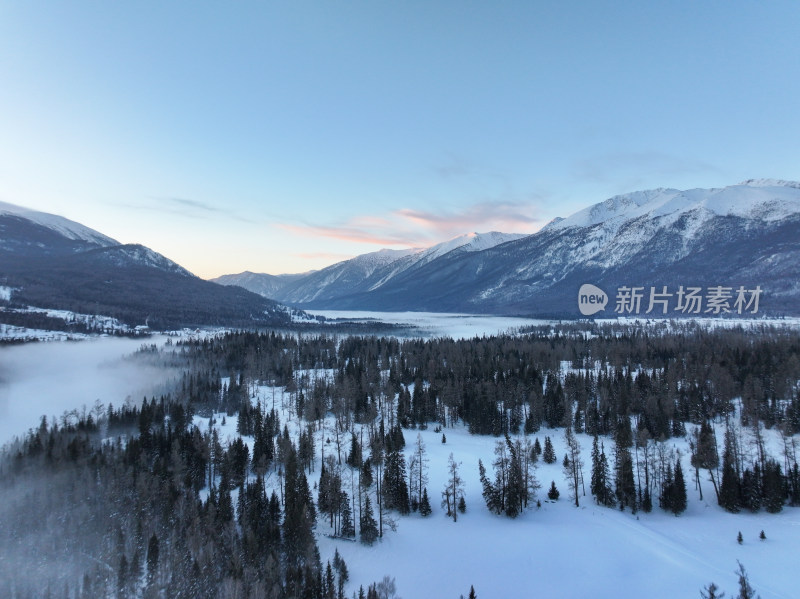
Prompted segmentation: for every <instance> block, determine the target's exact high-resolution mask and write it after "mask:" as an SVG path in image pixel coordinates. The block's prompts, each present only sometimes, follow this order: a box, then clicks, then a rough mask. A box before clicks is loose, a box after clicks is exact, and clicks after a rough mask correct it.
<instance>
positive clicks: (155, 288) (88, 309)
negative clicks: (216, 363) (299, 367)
mask: <svg viewBox="0 0 800 599" xmlns="http://www.w3.org/2000/svg"><path fill="white" fill-rule="evenodd" d="M0 287H1V288H2V289H3V293H2V296H0V322H2V316H3V314H5V313H8V314H11V313H13V314H14V315H15V316H14V317H15V318H16V319H19V318H20V315H21V314H24V313H25V311H26V310H29V309H30V308H31V307H34V308H48V309H58V310H67V311H71V312H75V313H83V314H98V315H103V316H109V317H113V318H116V319H117V320H119V321H120V322H121V323H124V324H125V325H128V326H129V327H131V328H133V327H142V326H145V325H148V326H150V327H151V328H153V329H157V330H165V329H170V328H181V327H186V326H246V327H251V326H259V325H260V326H268V325H269V326H272V325H286V324H288V323H289V322H290V321H291V314H290V310H289V309H287V308H286V307H284V306H279V305H278V304H277V303H276V302H275V301H273V300H270V299H267V298H264V297H262V296H260V295H258V294H255V293H252V292H249V291H247V290H245V289H241V288H236V287H224V286H221V285H217V284H215V283H211V282H208V281H204V280H203V279H200V278H199V277H196V276H195V275H193V274H192V273H190V272H189V271H188V270H186V269H185V268H183V267H182V266H180V265H179V264H177V263H175V262H173V261H172V260H170V259H168V258H166V257H165V256H163V255H161V254H159V253H158V252H155V251H154V250H151V249H150V248H147V247H145V246H143V245H140V244H120V243H118V242H117V241H115V240H114V239H112V238H110V237H107V236H106V235H103V234H102V233H99V232H97V231H94V230H93V229H90V228H89V227H86V226H84V225H81V224H80V223H76V222H74V221H70V220H69V219H66V218H63V217H60V216H57V215H52V214H47V213H43V212H37V211H34V210H29V209H27V208H23V207H21V206H16V205H13V204H7V203H0Z"/></svg>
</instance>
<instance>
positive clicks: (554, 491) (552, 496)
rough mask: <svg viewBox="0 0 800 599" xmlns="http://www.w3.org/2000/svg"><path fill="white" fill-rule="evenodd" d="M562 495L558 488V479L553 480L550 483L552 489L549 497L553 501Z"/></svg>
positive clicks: (548, 493)
mask: <svg viewBox="0 0 800 599" xmlns="http://www.w3.org/2000/svg"><path fill="white" fill-rule="evenodd" d="M560 495H561V493H559V492H558V489H556V481H552V482H551V483H550V490H549V491H548V492H547V497H549V498H550V499H551V500H552V501H557V500H558V497H559V496H560Z"/></svg>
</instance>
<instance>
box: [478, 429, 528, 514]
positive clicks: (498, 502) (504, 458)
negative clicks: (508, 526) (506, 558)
mask: <svg viewBox="0 0 800 599" xmlns="http://www.w3.org/2000/svg"><path fill="white" fill-rule="evenodd" d="M494 454H495V456H496V458H495V460H494V462H492V466H493V467H494V472H495V481H494V483H492V482H491V481H490V480H489V478H488V477H487V475H486V468H485V466H484V465H483V462H482V461H481V460H478V471H479V472H480V479H481V485H482V486H483V499H484V501H486V507H488V508H489V511H491V512H494V513H495V514H505V515H506V516H508V517H510V518H515V517H517V516H518V515H519V514H520V513H522V511H523V510H524V509H525V508H527V507H528V502H529V501H530V500H531V499H532V498H534V497H535V494H536V490H537V489H538V488H539V482H538V481H537V480H536V475H535V472H534V464H535V462H536V457H537V454H536V450H535V448H534V446H533V445H532V444H531V442H530V439H528V438H526V439H525V440H524V441H520V440H519V439H517V440H516V441H512V440H511V438H510V437H509V436H508V434H506V436H505V439H504V440H503V441H498V442H497V444H496V445H495V449H494Z"/></svg>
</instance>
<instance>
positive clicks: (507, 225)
mask: <svg viewBox="0 0 800 599" xmlns="http://www.w3.org/2000/svg"><path fill="white" fill-rule="evenodd" d="M536 213H537V211H536V208H535V206H534V205H533V204H532V203H524V202H507V201H504V202H479V203H476V204H472V205H469V206H465V207H463V208H459V209H451V210H439V211H435V210H418V209H412V208H403V209H400V210H395V211H392V212H390V213H388V214H385V215H384V214H379V215H361V216H357V217H353V218H351V219H349V220H347V221H346V222H343V223H341V224H340V225H315V224H302V225H296V224H280V225H278V226H279V227H280V228H282V229H283V230H285V231H288V232H290V233H292V234H293V235H302V236H307V237H327V238H332V239H337V240H339V241H346V242H350V243H363V244H372V245H380V246H401V247H427V246H430V245H433V244H435V243H439V242H441V241H445V240H447V239H451V238H453V237H456V236H457V235H461V234H463V233H469V232H472V231H478V232H487V231H503V232H507V233H511V232H515V233H532V232H534V231H535V230H536V229H537V228H538V225H539V224H541V221H540V219H539V218H537V216H536Z"/></svg>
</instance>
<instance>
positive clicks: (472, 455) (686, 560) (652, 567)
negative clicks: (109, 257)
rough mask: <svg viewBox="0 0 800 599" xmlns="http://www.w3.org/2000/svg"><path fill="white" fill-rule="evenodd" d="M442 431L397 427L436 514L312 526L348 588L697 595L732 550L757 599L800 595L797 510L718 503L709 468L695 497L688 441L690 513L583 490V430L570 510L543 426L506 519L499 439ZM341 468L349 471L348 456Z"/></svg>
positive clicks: (283, 399) (725, 569) (721, 576)
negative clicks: (481, 471) (531, 487)
mask: <svg viewBox="0 0 800 599" xmlns="http://www.w3.org/2000/svg"><path fill="white" fill-rule="evenodd" d="M273 395H274V396H275V397H276V404H275V405H276V408H277V409H279V410H281V423H282V425H283V424H284V423H288V425H289V430H290V431H291V432H292V435H293V436H295V435H296V433H297V431H299V430H300V429H299V427H300V426H305V422H304V421H302V420H298V418H297V417H296V416H295V415H293V414H292V413H291V409H290V404H291V401H290V400H291V396H290V394H288V393H284V390H283V389H282V388H273V387H268V386H262V387H259V388H258V389H257V390H256V395H255V397H254V398H253V401H254V402H255V401H258V400H260V401H261V402H262V405H264V406H265V407H266V408H267V409H269V408H271V402H272V398H273ZM195 423H196V424H197V425H198V426H200V427H201V429H202V430H207V428H208V423H209V420H208V418H201V417H196V418H195ZM221 423H222V415H221V414H220V415H217V416H216V426H217V427H218V428H219V432H220V439H221V440H222V441H223V442H225V441H226V440H228V441H230V440H233V439H234V438H235V437H236V417H235V416H234V417H227V418H226V419H225V426H221ZM325 429H326V433H325V437H326V438H329V439H330V440H331V441H330V443H326V445H325V454H326V455H335V454H336V444H335V439H334V435H333V432H332V431H333V430H334V423H333V420H332V418H330V417H329V418H328V420H326V424H325ZM443 433H444V434H445V435H446V443H442V433H437V432H434V431H433V430H432V427H431V428H428V429H427V430H415V429H407V430H405V431H404V436H405V440H406V451H405V455H406V458H408V456H409V454H410V452H411V447H412V446H413V444H414V443H415V441H416V438H417V434H420V435H421V436H422V439H423V441H424V443H425V445H426V450H427V456H428V458H429V460H430V462H429V471H428V475H429V483H428V486H427V488H428V492H429V496H430V498H431V505H432V507H433V514H432V515H431V516H429V517H428V518H423V517H421V516H420V515H419V514H418V513H412V515H410V516H402V517H401V516H398V515H397V514H392V518H393V519H394V520H395V521H396V523H397V527H396V530H395V531H392V530H390V529H389V528H388V527H386V528H385V531H384V537H383V539H382V540H379V541H378V542H377V543H376V544H375V545H374V546H372V547H369V546H365V545H362V544H361V543H359V542H354V541H350V540H343V539H334V538H331V536H330V535H331V533H332V530H331V529H330V527H329V526H328V524H327V522H326V520H325V517H324V516H320V517H319V518H318V524H317V527H316V536H317V541H318V544H319V547H320V554H321V557H322V560H323V564H324V563H325V562H326V561H327V560H329V559H332V557H333V555H334V552H335V551H336V550H338V551H339V553H340V554H341V555H342V557H344V559H345V561H346V562H347V565H348V568H349V571H350V580H351V582H350V583H349V585H348V587H347V590H348V594H352V592H354V591H357V590H358V586H359V585H362V584H363V585H364V586H365V587H366V585H367V584H369V583H370V582H373V581H379V580H381V579H382V578H383V577H384V576H385V575H389V576H391V577H394V578H395V579H396V582H397V589H398V594H399V595H400V596H402V597H405V598H406V599H410V598H416V597H437V598H440V597H441V598H453V599H458V597H459V596H460V595H461V594H463V595H464V596H466V595H467V593H468V592H469V588H470V585H474V587H475V590H476V592H477V594H478V596H479V597H481V599H501V598H503V599H504V598H508V597H531V596H534V595H536V596H550V597H633V596H640V595H641V594H643V593H644V594H646V595H647V596H648V597H656V598H659V597H663V598H665V599H667V598H674V597H696V596H698V593H699V590H700V589H702V588H703V587H704V586H706V585H708V584H709V583H711V582H712V581H713V582H715V583H716V584H717V585H718V586H719V587H720V588H721V589H722V590H726V592H727V594H728V596H732V595H733V594H734V592H735V591H736V590H737V589H738V586H737V577H736V575H735V573H734V570H735V569H736V568H737V560H739V561H740V562H741V563H742V564H743V565H744V566H745V568H746V569H747V572H748V574H749V576H750V582H751V584H752V585H753V586H754V587H755V588H756V590H757V591H758V592H759V594H760V595H761V597H762V598H763V599H770V598H779V597H780V598H789V597H796V596H797V580H796V576H795V575H794V573H793V564H794V561H795V559H796V555H798V552H800V510H798V509H797V508H791V507H786V508H784V510H783V512H781V513H779V514H768V513H766V512H763V511H762V512H761V513H758V514H751V513H746V512H743V513H740V514H729V513H727V512H725V511H724V510H723V509H722V508H720V507H719V506H718V505H716V499H715V495H714V490H713V487H712V485H711V483H710V482H709V481H708V480H707V478H708V475H707V473H705V472H701V482H702V485H703V497H704V500H703V501H701V500H700V499H699V495H698V493H697V491H696V490H695V488H694V477H693V474H694V470H693V469H692V467H691V465H690V463H689V456H690V451H689V448H688V443H687V441H686V440H685V439H673V440H670V441H668V442H667V445H668V447H669V448H670V449H673V448H674V449H676V450H678V451H680V453H681V456H682V464H683V469H684V472H685V473H686V479H687V480H686V484H687V493H688V497H689V502H688V509H687V511H686V512H685V513H684V514H682V515H681V516H679V517H675V516H673V515H671V514H668V513H665V512H663V511H662V510H661V509H659V508H658V507H655V508H654V509H653V512H652V513H649V514H645V513H641V512H640V513H638V514H631V512H630V511H625V512H621V511H619V510H618V509H612V508H603V507H598V506H596V505H595V504H594V501H593V499H592V497H591V495H588V491H589V489H588V487H589V481H590V477H591V444H592V443H591V438H590V437H588V436H586V435H578V439H579V441H580V443H581V446H582V453H581V456H582V459H583V461H584V463H585V466H584V469H583V473H584V478H585V483H586V491H587V495H586V496H583V495H581V496H580V497H579V500H580V504H581V505H580V507H579V508H576V507H575V506H574V502H573V501H572V500H571V498H570V490H569V488H568V486H567V482H566V479H565V477H564V474H563V472H562V466H561V459H560V458H561V457H562V456H563V455H564V453H565V447H566V446H565V443H564V438H563V430H560V429H559V430H554V429H542V430H540V431H538V432H537V433H536V434H534V435H531V438H532V439H533V438H538V439H539V441H540V443H541V444H542V445H543V444H544V440H545V436H549V437H550V438H551V440H552V442H553V444H554V447H555V450H556V455H557V456H559V459H558V461H557V462H556V463H555V464H545V463H544V462H543V461H542V460H539V462H538V468H537V472H536V476H537V478H538V480H539V483H540V485H541V487H542V488H541V489H540V490H539V492H538V498H539V499H540V500H541V507H540V508H537V507H536V506H535V502H534V503H533V506H532V507H531V508H529V509H528V510H527V511H525V512H524V513H523V514H522V515H521V516H520V517H518V518H516V519H514V520H511V519H508V518H506V517H505V516H496V515H493V514H491V513H490V512H489V511H488V510H487V508H486V505H485V503H484V501H483V498H482V495H481V483H480V480H479V476H478V459H481V460H483V462H484V464H485V465H486V467H487V470H488V471H489V473H490V476H491V463H492V461H493V459H494V446H495V443H496V442H497V441H498V439H497V438H494V437H489V436H477V435H470V434H469V432H468V431H467V430H466V429H465V428H464V427H456V428H447V429H444V430H443ZM719 436H720V438H721V437H722V435H721V434H720V435H719ZM766 436H767V439H768V442H769V444H770V447H771V451H772V454H773V455H775V456H776V457H777V456H780V447H781V445H780V439H779V437H778V435H777V433H776V432H774V431H766ZM321 440H322V435H321V433H320V432H318V433H317V434H316V436H315V443H316V454H317V458H316V465H315V470H314V472H312V473H311V474H310V475H309V484H310V485H311V486H312V493H313V495H314V499H315V500H316V497H317V491H316V484H317V482H318V480H319V472H320V468H319V461H320V457H319V456H320V442H321ZM604 441H605V445H606V451H607V452H610V450H611V445H613V441H611V440H609V439H605V440H604ZM246 442H247V443H248V445H249V446H250V448H251V449H252V438H246ZM343 448H344V449H343V452H342V459H344V458H345V456H346V452H347V450H348V449H349V439H348V438H345V441H344V443H343ZM451 452H452V454H453V456H454V458H455V460H456V461H457V462H460V463H461V470H460V473H461V475H462V477H463V478H464V479H465V483H466V501H467V512H466V513H465V514H463V515H462V514H459V517H458V521H457V522H453V521H452V520H451V519H450V518H448V517H447V516H446V515H445V512H444V510H443V509H442V508H441V507H440V505H439V501H440V493H441V490H442V489H443V487H444V486H445V480H446V476H447V462H448V457H449V455H450V453H451ZM610 459H612V460H613V458H610ZM343 468H344V470H345V471H346V470H347V467H346V466H343ZM343 480H344V490H345V491H346V492H347V493H348V494H349V495H351V491H350V485H349V474H347V473H346V472H345V474H344V475H343ZM551 481H555V483H556V486H557V487H558V489H559V491H560V492H561V497H560V499H559V500H558V501H555V502H551V501H549V500H547V493H546V491H547V489H548V488H549V486H550V482H551ZM267 484H268V485H269V486H271V487H274V488H277V487H276V485H277V484H278V482H277V478H276V477H274V476H273V477H272V478H271V479H270V480H268V482H267ZM373 492H374V491H373ZM351 497H352V495H351ZM373 502H374V497H373ZM655 503H657V501H656V502H655ZM357 509H358V508H357V507H356V513H354V518H355V520H356V521H358V514H357ZM376 518H377V512H376ZM762 530H763V531H764V532H765V534H766V537H767V538H766V540H763V541H762V540H760V539H759V533H760V532H761V531H762ZM739 531H741V532H742V535H743V537H744V542H743V543H742V544H741V545H739V544H738V543H737V540H736V536H737V533H738V532H739Z"/></svg>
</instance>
